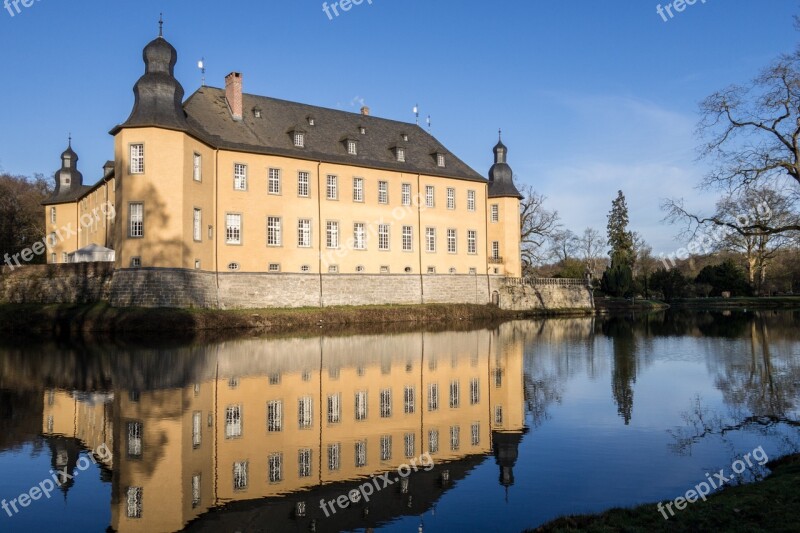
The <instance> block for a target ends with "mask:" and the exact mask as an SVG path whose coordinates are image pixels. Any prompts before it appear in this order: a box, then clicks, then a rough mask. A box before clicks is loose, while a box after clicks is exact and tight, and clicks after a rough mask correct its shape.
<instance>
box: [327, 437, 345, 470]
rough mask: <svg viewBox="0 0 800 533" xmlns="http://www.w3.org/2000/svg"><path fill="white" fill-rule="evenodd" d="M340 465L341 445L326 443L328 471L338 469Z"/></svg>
mask: <svg viewBox="0 0 800 533" xmlns="http://www.w3.org/2000/svg"><path fill="white" fill-rule="evenodd" d="M341 466H342V445H341V444H339V443H338V442H337V443H334V444H328V471H330V472H335V471H338V470H339V469H340V468H341Z"/></svg>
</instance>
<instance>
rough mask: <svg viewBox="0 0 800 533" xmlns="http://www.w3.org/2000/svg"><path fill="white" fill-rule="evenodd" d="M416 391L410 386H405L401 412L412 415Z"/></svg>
mask: <svg viewBox="0 0 800 533" xmlns="http://www.w3.org/2000/svg"><path fill="white" fill-rule="evenodd" d="M415 401H416V389H415V388H414V387H413V386H412V385H406V386H405V387H404V389H403V412H405V414H407V415H413V414H414V410H415V408H416V405H415Z"/></svg>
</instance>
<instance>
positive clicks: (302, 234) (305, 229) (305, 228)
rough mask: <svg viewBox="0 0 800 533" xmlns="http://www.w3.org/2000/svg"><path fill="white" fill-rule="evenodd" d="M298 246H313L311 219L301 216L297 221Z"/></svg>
mask: <svg viewBox="0 0 800 533" xmlns="http://www.w3.org/2000/svg"><path fill="white" fill-rule="evenodd" d="M297 247H298V248H311V219H310V218H301V219H299V220H298V221H297Z"/></svg>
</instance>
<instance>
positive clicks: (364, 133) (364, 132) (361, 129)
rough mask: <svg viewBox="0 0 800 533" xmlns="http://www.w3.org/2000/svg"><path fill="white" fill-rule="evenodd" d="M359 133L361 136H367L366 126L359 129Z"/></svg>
mask: <svg viewBox="0 0 800 533" xmlns="http://www.w3.org/2000/svg"><path fill="white" fill-rule="evenodd" d="M358 131H359V133H361V135H366V134H367V128H365V127H364V126H361V127H359V128H358Z"/></svg>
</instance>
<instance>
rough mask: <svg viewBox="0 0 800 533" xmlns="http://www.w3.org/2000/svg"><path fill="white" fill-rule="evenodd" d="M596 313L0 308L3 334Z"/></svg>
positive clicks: (281, 327)
mask: <svg viewBox="0 0 800 533" xmlns="http://www.w3.org/2000/svg"><path fill="white" fill-rule="evenodd" d="M593 314H594V310H593V309H548V310H533V311H504V310H502V309H499V308H497V307H495V306H492V305H471V304H426V305H381V306H364V307H327V308H316V307H315V308H298V309H241V310H239V309H235V310H217V309H171V308H158V309H149V308H147V309H145V308H136V307H126V308H122V307H111V306H110V305H108V304H105V303H95V304H82V305H71V304H52V305H42V304H0V332H3V333H8V334H12V335H18V336H22V335H58V336H63V335H68V334H73V335H74V334H87V333H137V332H143V333H144V332H162V333H164V332H177V331H223V330H262V331H264V330H266V331H271V332H276V333H283V332H293V331H299V330H306V331H308V330H312V329H313V330H315V331H318V330H320V329H323V330H325V329H339V328H342V327H349V326H354V325H364V326H369V325H376V326H379V325H383V324H399V323H404V324H415V325H429V324H431V323H438V324H444V325H446V324H453V325H456V324H464V323H465V322H502V321H507V320H514V319H524V318H544V317H579V316H591V315H593Z"/></svg>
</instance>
